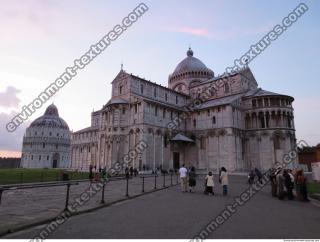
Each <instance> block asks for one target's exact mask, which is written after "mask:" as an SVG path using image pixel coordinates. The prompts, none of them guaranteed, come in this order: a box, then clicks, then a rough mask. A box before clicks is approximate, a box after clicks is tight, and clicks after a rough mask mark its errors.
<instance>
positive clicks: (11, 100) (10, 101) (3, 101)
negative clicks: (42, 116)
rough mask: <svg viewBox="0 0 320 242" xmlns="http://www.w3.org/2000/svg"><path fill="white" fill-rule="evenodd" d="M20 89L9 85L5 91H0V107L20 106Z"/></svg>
mask: <svg viewBox="0 0 320 242" xmlns="http://www.w3.org/2000/svg"><path fill="white" fill-rule="evenodd" d="M19 92H20V90H18V89H16V88H15V87H13V86H8V87H7V89H6V90H5V91H4V92H0V107H5V108H18V107H19V103H20V99H19V98H18V97H17V94H18V93H19Z"/></svg>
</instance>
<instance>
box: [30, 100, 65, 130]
mask: <svg viewBox="0 0 320 242" xmlns="http://www.w3.org/2000/svg"><path fill="white" fill-rule="evenodd" d="M41 126H42V127H56V128H61V129H67V130H69V126H68V124H67V123H66V121H64V120H63V119H62V118H60V117H59V112H58V109H57V107H56V106H55V105H54V104H51V105H50V106H49V107H47V109H46V111H45V112H44V115H42V116H41V117H39V118H37V119H36V120H34V121H33V122H32V123H31V125H30V127H41Z"/></svg>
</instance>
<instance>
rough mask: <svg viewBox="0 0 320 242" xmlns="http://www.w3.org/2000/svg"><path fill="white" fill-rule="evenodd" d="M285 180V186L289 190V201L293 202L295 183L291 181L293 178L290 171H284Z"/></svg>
mask: <svg viewBox="0 0 320 242" xmlns="http://www.w3.org/2000/svg"><path fill="white" fill-rule="evenodd" d="M283 178H284V185H285V187H286V190H287V196H288V199H289V200H292V199H293V193H292V190H293V182H292V180H291V177H290V175H289V172H288V170H284V171H283Z"/></svg>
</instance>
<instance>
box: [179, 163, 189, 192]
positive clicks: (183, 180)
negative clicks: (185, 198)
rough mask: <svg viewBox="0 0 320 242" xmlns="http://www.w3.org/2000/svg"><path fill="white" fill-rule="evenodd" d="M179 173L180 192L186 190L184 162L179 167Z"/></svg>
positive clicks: (186, 172)
mask: <svg viewBox="0 0 320 242" xmlns="http://www.w3.org/2000/svg"><path fill="white" fill-rule="evenodd" d="M179 174H180V181H181V191H182V192H187V190H188V188H187V174H188V170H187V168H185V166H184V164H183V165H182V167H181V168H180V169H179Z"/></svg>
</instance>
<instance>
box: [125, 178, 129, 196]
mask: <svg viewBox="0 0 320 242" xmlns="http://www.w3.org/2000/svg"><path fill="white" fill-rule="evenodd" d="M126 180H127V185H126V197H129V177H126Z"/></svg>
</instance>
